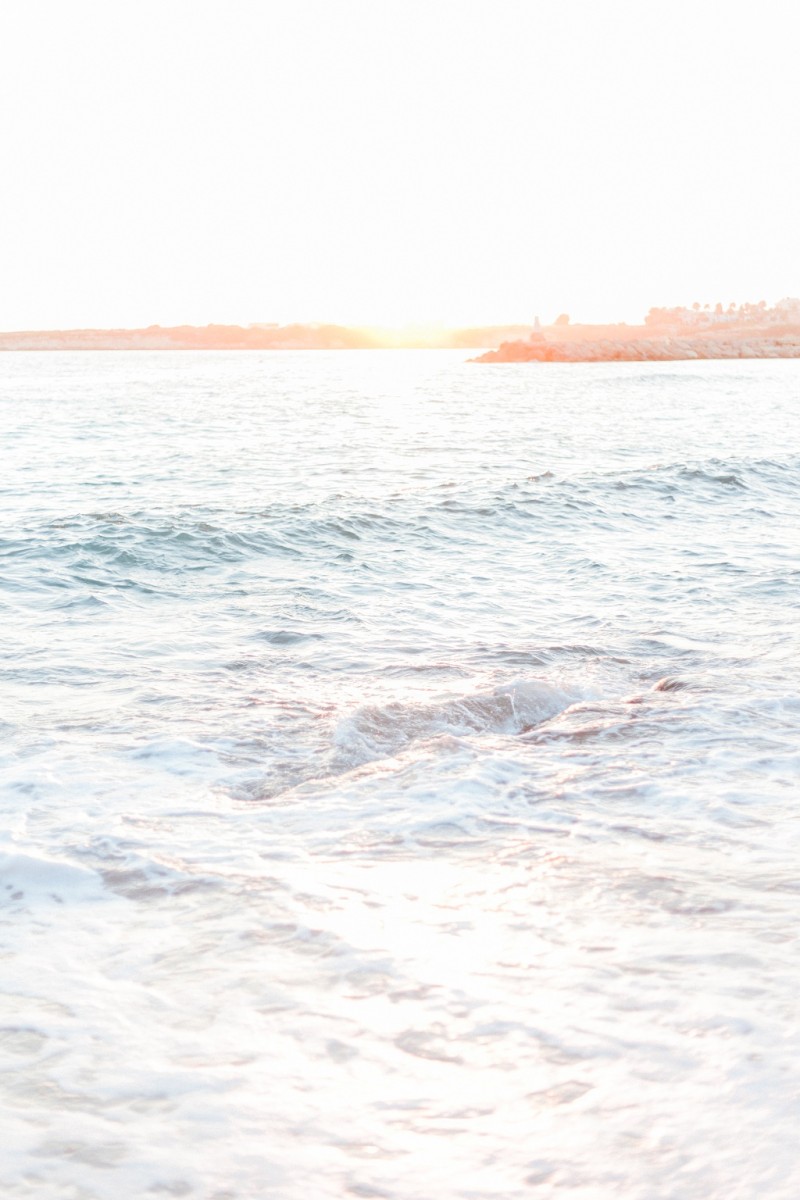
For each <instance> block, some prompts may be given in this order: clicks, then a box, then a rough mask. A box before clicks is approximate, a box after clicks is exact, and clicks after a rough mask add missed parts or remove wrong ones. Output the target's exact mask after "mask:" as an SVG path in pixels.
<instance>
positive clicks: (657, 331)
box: [472, 299, 800, 363]
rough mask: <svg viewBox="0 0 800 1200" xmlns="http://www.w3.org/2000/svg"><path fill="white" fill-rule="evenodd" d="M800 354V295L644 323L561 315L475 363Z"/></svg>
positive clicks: (654, 312)
mask: <svg viewBox="0 0 800 1200" xmlns="http://www.w3.org/2000/svg"><path fill="white" fill-rule="evenodd" d="M725 358H800V300H795V299H786V300H782V301H780V303H779V304H776V305H775V306H774V307H773V308H767V306H766V304H764V302H763V301H762V302H760V303H759V304H743V305H740V306H737V305H734V304H732V305H730V306H729V307H728V308H727V309H723V308H722V305H721V304H718V305H716V307H715V308H714V309H713V310H712V309H711V306H710V305H706V306H705V307H704V308H701V306H700V305H699V304H695V305H693V306H692V308H651V309H650V312H649V313H648V314H647V316H646V318H645V320H644V323H643V324H642V325H626V324H617V325H571V324H570V323H569V318H566V317H561V318H559V320H558V321H557V322H556V323H555V324H553V325H549V326H545V327H536V328H534V330H533V332H532V333H530V334H529V335H528V337H526V338H521V339H515V340H511V341H507V342H504V343H503V344H502V345H501V346H499V347H498V348H497V349H495V350H489V351H487V352H486V353H485V354H481V355H480V356H479V357H478V358H475V359H473V360H472V361H473V362H480V363H519V362H668V361H678V360H681V359H725Z"/></svg>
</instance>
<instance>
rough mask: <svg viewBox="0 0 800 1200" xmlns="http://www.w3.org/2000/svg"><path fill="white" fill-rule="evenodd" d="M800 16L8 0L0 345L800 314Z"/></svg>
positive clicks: (762, 9) (693, 8)
mask: <svg viewBox="0 0 800 1200" xmlns="http://www.w3.org/2000/svg"><path fill="white" fill-rule="evenodd" d="M794 8H795V6H794V5H792V4H791V3H789V2H788V0H760V2H759V3H758V4H756V3H755V2H754V0H751V2H749V3H742V2H740V0H690V2H683V0H672V2H670V3H664V2H662V0H549V2H548V3H543V2H541V0H157V2H154V0H3V3H2V5H1V6H0V114H2V115H1V116H0V122H2V125H1V126H0V128H1V130H2V148H1V151H0V152H1V153H2V161H3V164H4V170H3V173H2V178H1V179H0V329H3V330H15V329H36V328H40V329H41V328H77V327H86V326H94V327H119V326H126V327H132V326H142V325H150V324H161V325H172V324H184V323H185V324H207V323H209V322H223V323H241V324H249V323H251V322H259V321H265V322H266V321H278V322H281V323H283V322H290V321H294V320H298V321H331V322H340V323H346V324H391V325H401V324H406V323H419V324H422V323H443V324H446V325H453V324H456V325H469V324H484V323H503V322H509V321H520V322H530V321H532V320H533V318H534V316H536V315H539V316H540V317H541V318H542V320H543V321H548V320H552V319H553V318H554V317H555V316H556V315H557V314H558V313H560V312H568V313H569V314H570V315H571V317H572V319H573V321H577V320H585V321H601V320H627V321H637V320H640V319H641V317H642V316H643V314H644V313H645V312H646V311H647V309H648V308H649V307H650V306H651V305H654V304H657V305H661V304H680V303H687V304H691V303H692V302H694V301H699V302H701V303H706V302H710V303H716V302H717V301H722V302H723V303H724V304H726V305H727V304H728V303H730V302H731V301H732V300H735V301H737V302H742V301H758V300H761V299H765V300H767V302H768V303H773V302H774V301H776V300H778V299H780V298H781V297H783V296H786V295H800V232H799V231H800V220H798V213H800V155H799V154H798V151H797V125H798V113H800V72H798V70H797V66H796V57H797V56H796V48H797V44H798V36H797V35H798V32H799V31H800V17H797V16H795V15H794Z"/></svg>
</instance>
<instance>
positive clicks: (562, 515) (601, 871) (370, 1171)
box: [0, 352, 800, 1200]
mask: <svg viewBox="0 0 800 1200" xmlns="http://www.w3.org/2000/svg"><path fill="white" fill-rule="evenodd" d="M463 360H464V355H462V354H450V353H443V352H439V353H430V354H428V353H419V352H404V353H390V352H361V353H349V352H339V353H332V354H327V353H310V354H302V353H283V354H280V353H278V354H273V355H270V354H260V353H251V354H236V353H231V354H213V353H206V354H196V355H195V354H188V353H187V354H152V355H151V354H112V353H109V354H20V355H6V356H4V357H3V358H2V359H1V360H0V388H1V391H2V396H1V397H0V429H1V430H2V450H3V458H2V477H0V487H2V543H1V549H2V555H3V558H2V578H1V581H0V584H1V586H0V605H1V608H0V612H1V614H2V625H0V645H2V672H3V674H2V680H3V707H2V714H1V715H2V726H1V728H2V733H3V739H2V759H1V760H0V783H1V785H2V797H3V799H2V829H3V837H2V845H1V846H0V896H1V897H2V901H1V902H0V921H1V922H2V959H1V960H0V961H1V962H2V975H1V976H0V993H1V994H0V1100H2V1107H3V1109H4V1112H5V1115H4V1118H3V1122H4V1123H3V1128H2V1137H1V1138H0V1160H1V1161H2V1168H1V1169H0V1193H2V1195H3V1197H12V1198H18V1197H19V1198H22V1197H26V1198H33V1200H129V1198H130V1200H138V1198H139V1197H161V1198H163V1197H170V1196H178V1197H196V1198H198V1200H212V1198H214V1200H223V1198H225V1200H239V1198H242V1200H244V1198H248V1200H261V1198H275V1200H327V1198H339V1197H351V1196H353V1197H386V1198H391V1200H452V1198H455V1197H459V1198H464V1200H489V1198H492V1200H516V1198H518V1197H519V1198H521V1197H528V1196H531V1195H534V1196H537V1197H550V1196H556V1197H565V1198H568V1200H590V1198H591V1200H594V1198H605V1197H624V1198H625V1200H653V1198H661V1197H664V1198H666V1197H670V1198H678V1200H683V1198H689V1197H691V1198H697V1200H708V1198H710V1197H714V1198H717V1197H719V1198H724V1200H751V1198H752V1200H756V1198H758V1200H764V1198H767V1197H768V1198H769V1200H779V1198H780V1200H784V1198H785V1200H796V1197H797V1196H798V1195H800V1160H799V1158H798V1149H797V1130H798V1122H800V1024H799V1023H798V1018H799V1017H800V1011H799V1010H800V1002H799V1000H798V996H800V954H799V953H798V951H799V949H800V947H799V946H798V930H799V929H800V922H799V921H798V906H799V905H800V871H798V854H799V853H800V821H799V820H798V815H799V811H798V808H799V806H798V789H797V780H798V777H799V776H800V687H799V686H798V651H799V650H800V633H799V632H798V618H799V617H800V612H799V611H798V606H799V601H800V562H799V561H798V549H800V363H794V362H753V363H749V362H728V363H704V364H702V366H699V365H698V364H695V363H675V364H669V365H665V364H627V365H613V364H599V365H588V366H580V365H563V366H558V365H551V366H544V367H542V366H536V365H533V366H531V365H522V366H506V367H481V366H476V365H471V364H468V363H465V362H464V361H463Z"/></svg>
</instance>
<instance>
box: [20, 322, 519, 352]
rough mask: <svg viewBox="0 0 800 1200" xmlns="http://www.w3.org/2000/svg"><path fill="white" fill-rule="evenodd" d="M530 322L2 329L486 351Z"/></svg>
mask: <svg viewBox="0 0 800 1200" xmlns="http://www.w3.org/2000/svg"><path fill="white" fill-rule="evenodd" d="M530 332H531V326H529V325H494V326H484V327H479V328H475V329H445V328H441V327H436V326H433V327H420V328H417V329H411V328H406V329H382V328H351V327H348V326H345V325H316V324H314V325H300V324H297V325H248V326H243V325H176V326H172V327H170V328H164V327H162V326H161V325H150V326H148V328H146V329H65V330H58V329H56V330H24V331H21V332H18V333H0V350H367V349H451V350H459V349H461V350H480V349H484V348H485V347H487V346H499V345H500V344H501V342H503V341H504V340H505V339H508V338H524V337H525V336H527V334H528V333H530Z"/></svg>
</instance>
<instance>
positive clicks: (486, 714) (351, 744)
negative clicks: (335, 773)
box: [333, 680, 581, 771]
mask: <svg viewBox="0 0 800 1200" xmlns="http://www.w3.org/2000/svg"><path fill="white" fill-rule="evenodd" d="M580 698H581V697H580V696H579V695H578V694H577V693H575V692H573V693H570V692H567V691H565V690H563V689H561V688H557V687H553V686H552V685H551V684H548V683H545V682H544V681H541V680H535V681H534V680H529V681H526V680H522V681H519V682H516V683H509V684H504V685H502V686H500V687H496V688H494V689H492V691H488V692H477V693H474V694H471V695H465V696H454V697H449V698H446V699H443V700H440V701H438V702H436V703H433V704H420V703H412V704H404V703H401V702H396V703H390V704H384V705H366V706H365V707H363V708H359V709H357V710H356V711H355V712H354V713H352V714H351V715H350V716H348V717H346V718H345V719H344V720H342V721H340V722H339V724H338V726H337V727H336V729H335V731H334V735H333V743H334V765H335V769H338V770H340V771H341V770H348V769H352V768H353V767H356V766H360V765H362V764H364V763H367V762H372V761H374V760H376V759H380V758H388V757H392V756H394V755H397V754H400V753H402V752H403V751H404V750H406V749H407V748H408V747H409V746H411V745H412V744H413V743H416V742H422V741H427V740H429V739H431V738H435V737H444V736H448V737H453V736H455V737H475V736H482V735H487V734H520V733H525V732H527V731H528V730H530V729H532V728H534V727H535V726H537V725H540V724H542V722H544V721H547V720H549V719H550V718H552V717H554V716H557V715H558V714H559V713H561V712H564V711H565V710H566V709H567V708H569V707H570V705H572V704H574V703H575V702H576V701H577V700H578V699H580Z"/></svg>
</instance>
